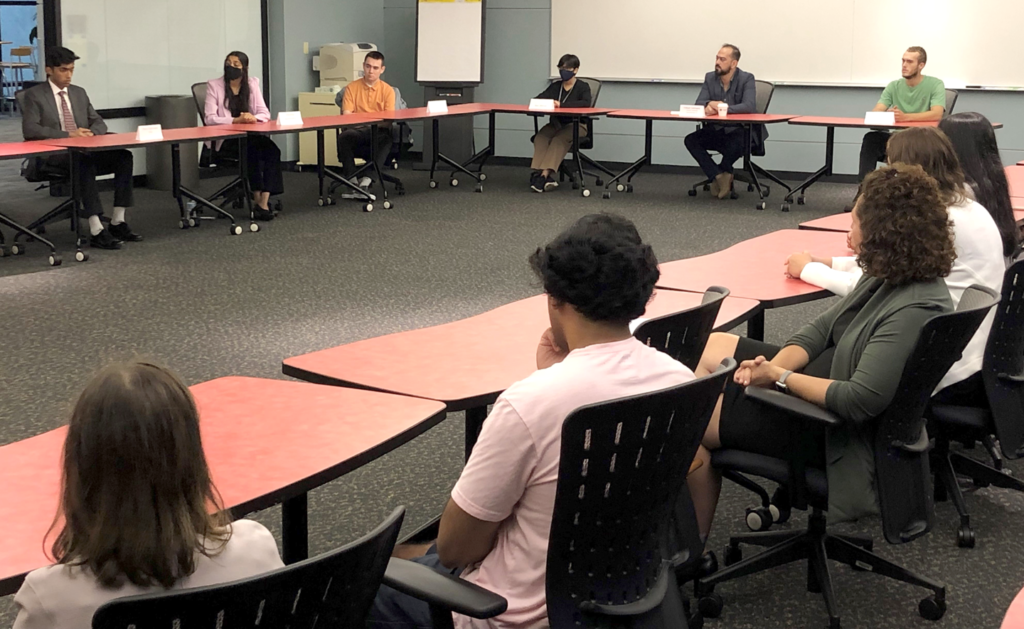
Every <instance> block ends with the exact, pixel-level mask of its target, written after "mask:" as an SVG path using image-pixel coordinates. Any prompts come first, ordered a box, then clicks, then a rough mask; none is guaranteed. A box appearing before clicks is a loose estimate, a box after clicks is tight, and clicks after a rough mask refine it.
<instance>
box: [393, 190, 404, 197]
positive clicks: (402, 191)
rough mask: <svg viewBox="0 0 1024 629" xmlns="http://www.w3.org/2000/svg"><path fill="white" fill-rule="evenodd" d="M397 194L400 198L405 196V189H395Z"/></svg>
mask: <svg viewBox="0 0 1024 629" xmlns="http://www.w3.org/2000/svg"><path fill="white" fill-rule="evenodd" d="M395 192H397V193H398V196H400V197H401V196H405V188H395Z"/></svg>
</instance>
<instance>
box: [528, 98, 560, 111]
mask: <svg viewBox="0 0 1024 629" xmlns="http://www.w3.org/2000/svg"><path fill="white" fill-rule="evenodd" d="M554 108H555V100H554V99H553V98H531V99H530V111H551V110H553V109H554Z"/></svg>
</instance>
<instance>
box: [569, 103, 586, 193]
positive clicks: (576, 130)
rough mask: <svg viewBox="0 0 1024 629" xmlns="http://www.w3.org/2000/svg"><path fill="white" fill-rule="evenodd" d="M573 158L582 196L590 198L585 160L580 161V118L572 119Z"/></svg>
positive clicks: (574, 117)
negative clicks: (584, 166) (584, 170)
mask: <svg viewBox="0 0 1024 629" xmlns="http://www.w3.org/2000/svg"><path fill="white" fill-rule="evenodd" d="M572 156H573V163H574V164H575V165H576V176H577V177H579V178H580V194H582V195H583V196H585V197H589V196H590V190H587V176H586V173H584V172H583V160H582V159H580V117H579V116H573V117H572Z"/></svg>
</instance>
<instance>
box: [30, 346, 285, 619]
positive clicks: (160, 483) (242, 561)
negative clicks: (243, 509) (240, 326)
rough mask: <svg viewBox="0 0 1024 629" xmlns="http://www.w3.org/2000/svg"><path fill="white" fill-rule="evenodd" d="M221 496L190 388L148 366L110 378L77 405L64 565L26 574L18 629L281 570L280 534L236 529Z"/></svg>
mask: <svg viewBox="0 0 1024 629" xmlns="http://www.w3.org/2000/svg"><path fill="white" fill-rule="evenodd" d="M219 498H220V497H219V495H218V494H217V491H216V489H215V488H214V487H213V484H212V483H211V481H210V471H209V468H208V467H207V464H206V458H205V457H204V455H203V446H202V442H201V440H200V434H199V414H198V412H197V411H196V406H195V402H194V400H193V399H192V395H191V394H190V393H189V390H188V388H187V387H185V385H184V384H182V383H181V381H180V380H179V379H178V378H177V377H175V376H174V375H173V374H172V373H170V372H169V371H167V370H165V369H163V368H161V367H157V366H155V365H152V364H149V363H144V362H135V363H130V364H126V365H116V366H112V367H109V368H107V369H105V370H104V371H102V372H101V373H99V374H98V375H97V376H96V377H94V378H93V379H92V381H91V382H90V383H89V384H88V386H86V388H85V390H84V391H83V392H82V394H81V396H80V397H79V398H78V402H77V403H76V405H75V409H74V412H73V413H72V416H71V422H70V425H69V426H68V434H67V438H66V440H65V442H64V464H63V478H62V487H61V504H60V510H59V512H58V514H57V517H56V518H55V520H54V525H53V527H52V528H51V533H52V532H54V531H56V532H57V534H56V538H55V539H54V542H53V546H52V553H53V557H54V559H55V560H56V562H57V563H56V564H55V565H53V566H50V567H47V568H41V569H39V570H34V571H32V572H31V573H29V575H28V576H27V577H26V579H25V583H24V584H22V586H21V589H20V590H18V593H17V595H15V597H14V603H15V605H16V606H17V608H18V616H17V618H16V619H15V621H14V629H36V628H40V629H41V628H46V629H81V628H82V627H89V626H91V624H92V616H93V613H94V612H95V611H96V610H97V609H98V608H99V607H100V606H101V605H103V604H104V603H106V602H107V601H110V600H112V599H115V598H120V597H122V596H131V595H134V594H143V593H147V592H153V591H160V590H165V589H169V588H185V587H200V586H205V585H213V584H216V583H224V582H227V581H234V580H237V579H242V578H245V577H250V576H253V575H257V574H260V573H263V572H267V571H270V570H274V569H276V568H280V567H282V566H283V565H284V564H283V563H282V561H281V557H280V555H279V554H278V550H277V543H276V542H275V541H274V538H273V536H272V535H271V534H270V532H269V531H267V529H265V528H264V527H263V526H262V525H260V524H258V523H256V522H253V521H250V520H239V521H238V522H235V523H234V524H229V523H228V521H227V519H226V518H225V516H224V515H223V510H222V508H221V502H220V499H219ZM211 508H212V509H211ZM211 510H212V511H214V512H215V513H216V514H215V515H211ZM47 537H48V538H49V535H48V536H47Z"/></svg>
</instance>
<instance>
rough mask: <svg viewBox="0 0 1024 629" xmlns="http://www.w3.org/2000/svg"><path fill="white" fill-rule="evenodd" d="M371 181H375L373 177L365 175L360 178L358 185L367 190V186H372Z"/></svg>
mask: <svg viewBox="0 0 1024 629" xmlns="http://www.w3.org/2000/svg"><path fill="white" fill-rule="evenodd" d="M371 183H373V180H372V179H370V178H369V177H363V178H362V179H360V180H359V183H358V186H359V187H360V188H363V189H364V190H365V189H366V188H369V187H370V184H371Z"/></svg>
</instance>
